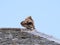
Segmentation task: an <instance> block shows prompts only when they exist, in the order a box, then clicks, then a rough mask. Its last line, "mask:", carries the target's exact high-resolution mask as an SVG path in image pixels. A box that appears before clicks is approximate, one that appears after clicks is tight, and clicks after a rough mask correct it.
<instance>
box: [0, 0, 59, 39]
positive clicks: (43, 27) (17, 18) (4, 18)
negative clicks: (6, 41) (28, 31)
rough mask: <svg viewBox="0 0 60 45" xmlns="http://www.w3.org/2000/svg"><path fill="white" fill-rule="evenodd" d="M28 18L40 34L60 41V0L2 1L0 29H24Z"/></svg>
mask: <svg viewBox="0 0 60 45" xmlns="http://www.w3.org/2000/svg"><path fill="white" fill-rule="evenodd" d="M27 16H32V18H33V19H34V21H35V26H36V29H37V30H38V31H39V32H42V33H45V34H48V35H52V36H54V37H56V38H58V39H60V0H0V28H4V27H6V28H8V27H11V28H13V27H14V28H15V27H16V28H17V27H18V28H22V26H21V25H20V24H19V23H20V22H21V21H22V20H24V19H25V18H26V17H27Z"/></svg>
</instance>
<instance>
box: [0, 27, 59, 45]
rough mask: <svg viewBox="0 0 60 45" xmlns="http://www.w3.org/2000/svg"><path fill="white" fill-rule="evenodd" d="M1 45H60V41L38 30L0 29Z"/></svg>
mask: <svg viewBox="0 0 60 45" xmlns="http://www.w3.org/2000/svg"><path fill="white" fill-rule="evenodd" d="M0 45H60V40H57V39H55V38H54V37H52V36H48V35H46V34H44V33H41V32H37V31H36V30H33V31H31V30H28V29H22V28H0Z"/></svg>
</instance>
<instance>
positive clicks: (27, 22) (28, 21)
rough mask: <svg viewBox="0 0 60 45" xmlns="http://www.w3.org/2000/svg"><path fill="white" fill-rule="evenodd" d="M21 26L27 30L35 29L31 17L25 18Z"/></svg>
mask: <svg viewBox="0 0 60 45" xmlns="http://www.w3.org/2000/svg"><path fill="white" fill-rule="evenodd" d="M21 25H22V26H23V27H25V28H27V29H35V26H34V21H33V19H32V17H31V16H29V17H27V18H26V19H25V20H24V21H22V22H21Z"/></svg>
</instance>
